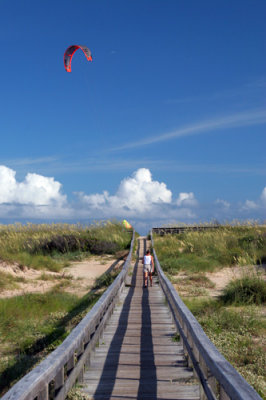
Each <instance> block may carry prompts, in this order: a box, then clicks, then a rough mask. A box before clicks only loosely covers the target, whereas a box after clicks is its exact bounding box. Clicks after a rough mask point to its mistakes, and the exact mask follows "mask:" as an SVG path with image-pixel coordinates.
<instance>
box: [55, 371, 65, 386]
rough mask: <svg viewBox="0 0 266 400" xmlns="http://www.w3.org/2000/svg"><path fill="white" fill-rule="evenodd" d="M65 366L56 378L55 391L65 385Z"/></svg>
mask: <svg viewBox="0 0 266 400" xmlns="http://www.w3.org/2000/svg"><path fill="white" fill-rule="evenodd" d="M64 381H65V379H64V368H61V369H60V371H59V372H58V373H57V375H56V377H55V379H54V389H55V392H56V391H57V390H58V389H60V388H61V387H62V386H63V385H64Z"/></svg>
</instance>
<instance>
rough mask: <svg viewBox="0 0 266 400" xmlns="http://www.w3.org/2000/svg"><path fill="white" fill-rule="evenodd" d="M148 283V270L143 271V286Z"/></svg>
mask: <svg viewBox="0 0 266 400" xmlns="http://www.w3.org/2000/svg"><path fill="white" fill-rule="evenodd" d="M147 285H148V271H144V287H147Z"/></svg>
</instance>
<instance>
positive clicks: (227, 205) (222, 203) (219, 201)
mask: <svg viewBox="0 0 266 400" xmlns="http://www.w3.org/2000/svg"><path fill="white" fill-rule="evenodd" d="M215 204H218V205H219V206H221V207H223V208H225V209H228V208H230V203H229V202H228V201H226V200H222V199H217V200H216V201H215Z"/></svg>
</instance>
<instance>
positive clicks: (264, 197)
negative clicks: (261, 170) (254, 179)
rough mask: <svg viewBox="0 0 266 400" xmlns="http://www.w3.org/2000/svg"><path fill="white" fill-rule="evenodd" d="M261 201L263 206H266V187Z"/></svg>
mask: <svg viewBox="0 0 266 400" xmlns="http://www.w3.org/2000/svg"><path fill="white" fill-rule="evenodd" d="M260 200H261V202H262V204H263V205H265V206H266V186H265V188H264V189H263V191H262V193H261V196H260Z"/></svg>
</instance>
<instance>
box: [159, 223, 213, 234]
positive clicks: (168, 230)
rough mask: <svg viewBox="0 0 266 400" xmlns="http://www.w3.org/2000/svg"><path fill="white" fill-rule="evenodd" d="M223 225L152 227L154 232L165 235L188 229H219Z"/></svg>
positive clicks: (199, 230)
mask: <svg viewBox="0 0 266 400" xmlns="http://www.w3.org/2000/svg"><path fill="white" fill-rule="evenodd" d="M219 228H221V225H207V226H204V225H202V226H201V225H195V226H172V227H160V228H152V232H153V233H156V234H157V235H160V236H164V235H167V234H170V235H173V234H179V233H183V232H187V231H193V232H195V231H198V232H201V231H208V230H212V229H219Z"/></svg>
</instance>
